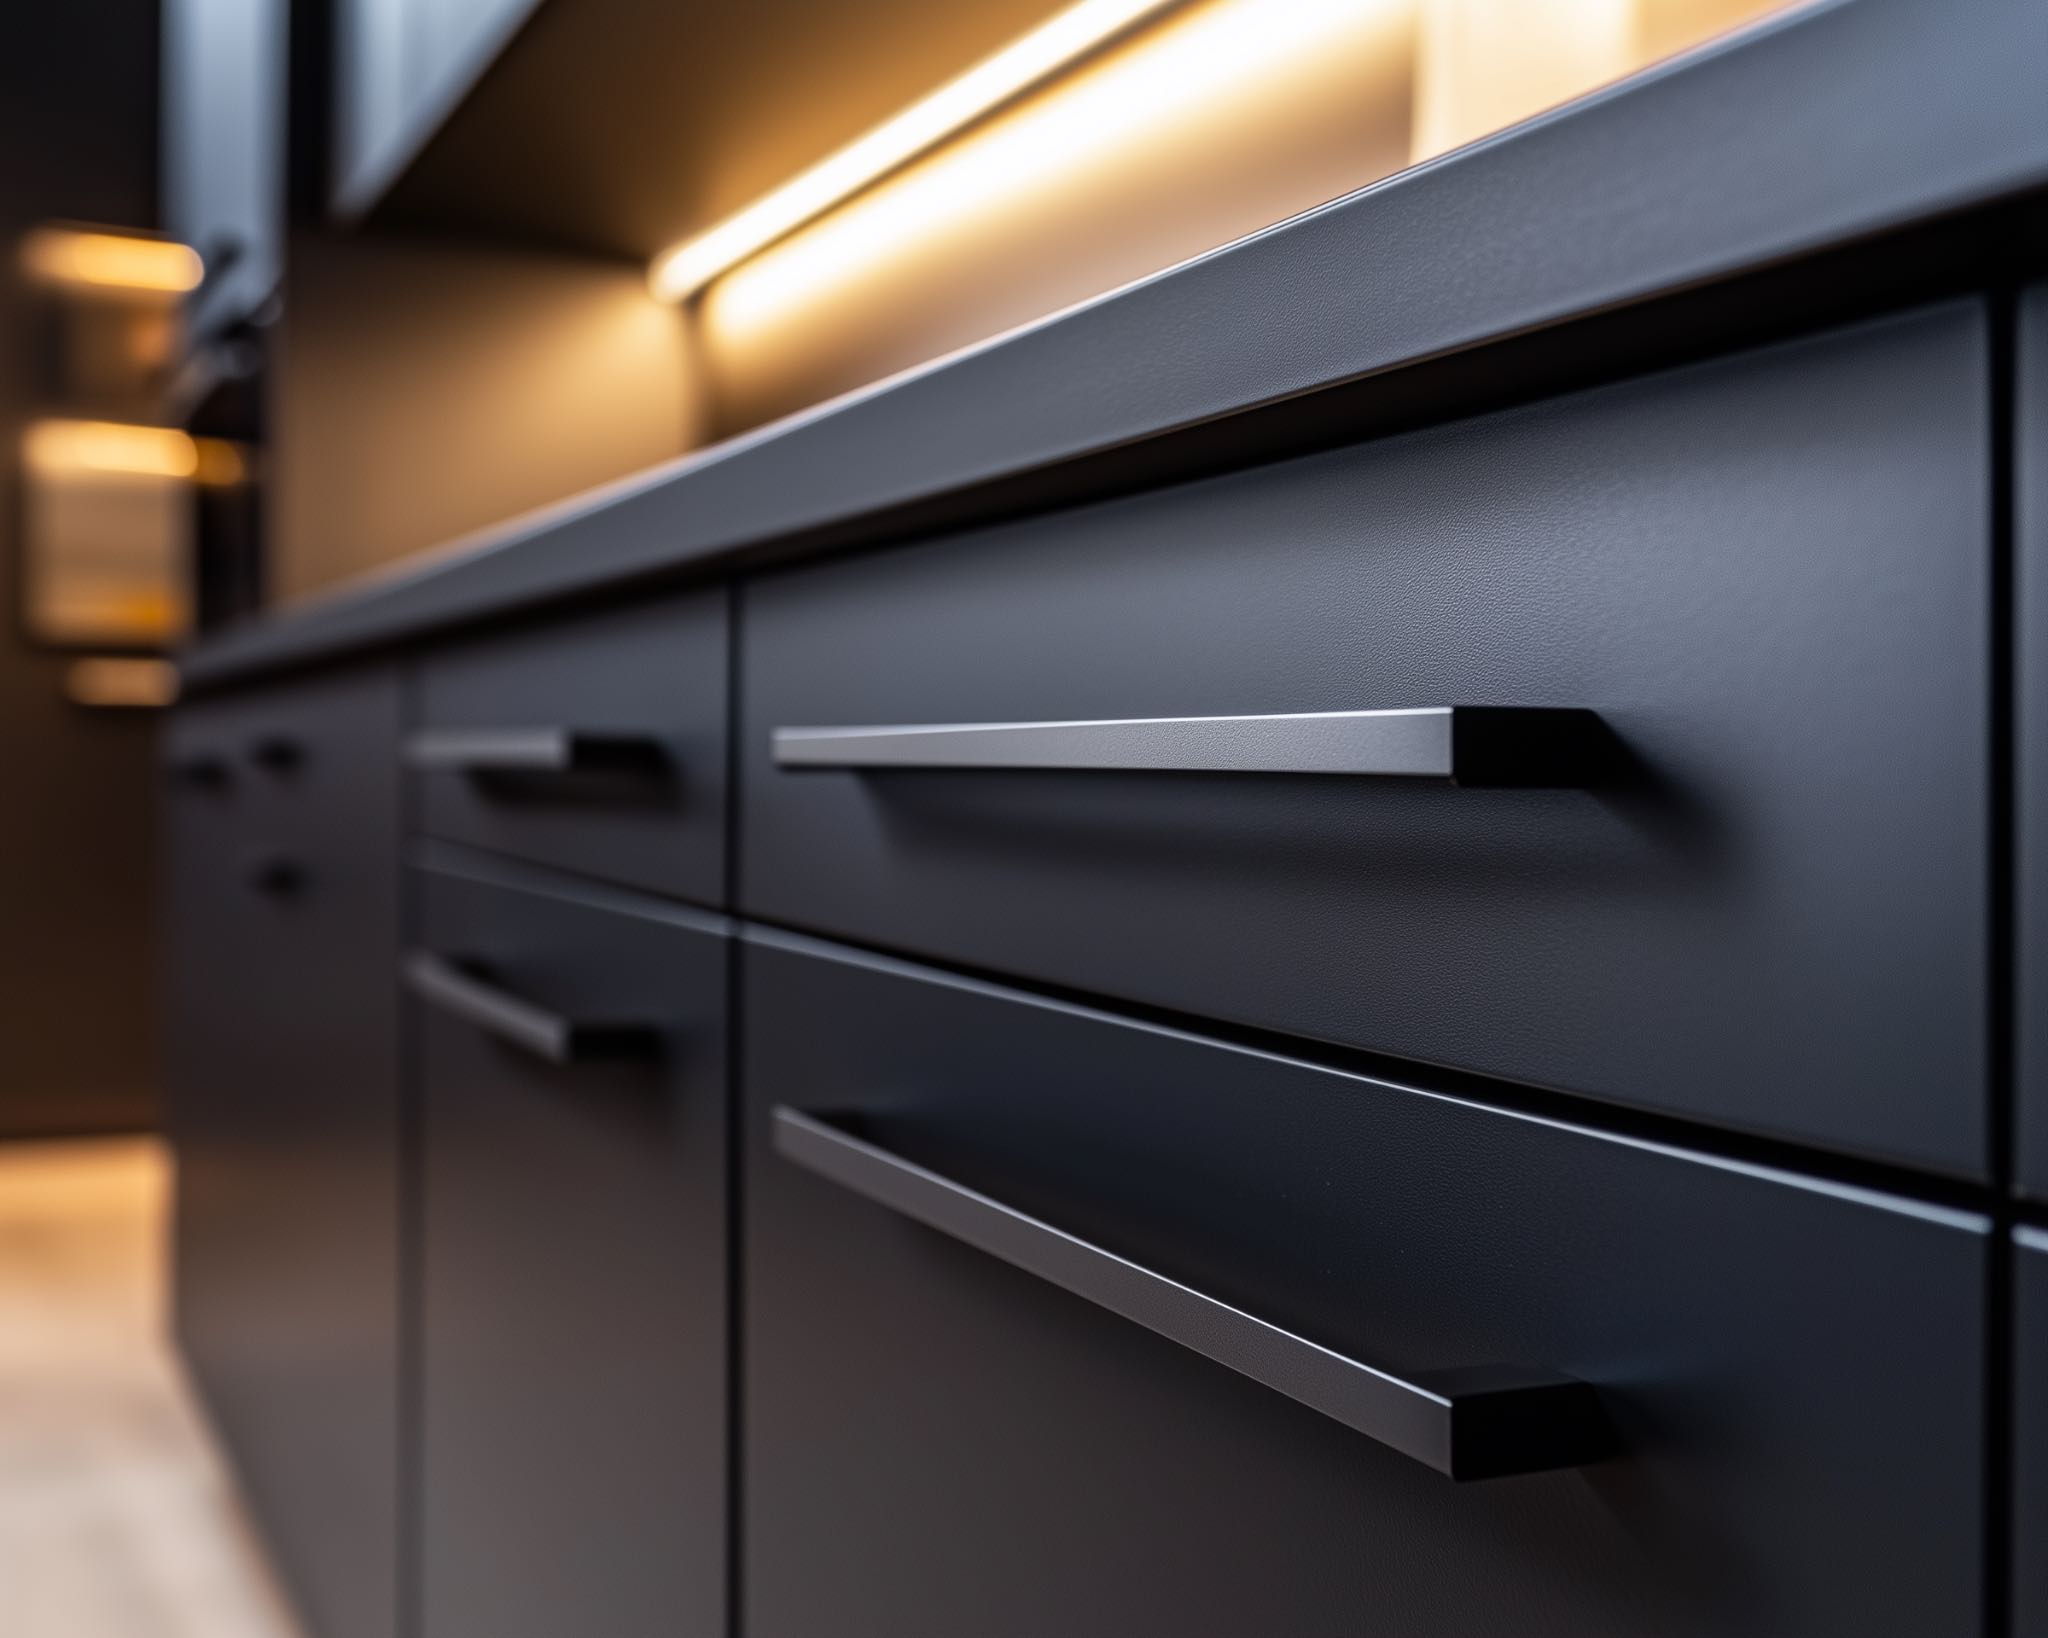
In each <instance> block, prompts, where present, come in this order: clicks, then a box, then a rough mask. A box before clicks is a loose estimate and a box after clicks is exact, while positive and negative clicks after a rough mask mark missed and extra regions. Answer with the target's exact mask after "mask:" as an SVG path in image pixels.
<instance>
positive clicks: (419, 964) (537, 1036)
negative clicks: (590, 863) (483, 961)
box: [405, 950, 660, 1064]
mask: <svg viewBox="0 0 2048 1638" xmlns="http://www.w3.org/2000/svg"><path fill="white" fill-rule="evenodd" d="M405 982H406V987H407V988H408V989H410V990H411V991H412V993H413V994H414V995H416V996H418V997H419V998H420V999H421V1000H422V1001H425V1002H426V1003H428V1004H429V1005H430V1006H432V1007H435V1008H437V1009H438V1010H440V1011H441V1012H444V1013H447V1014H448V1015H449V1016H450V1017H452V1018H459V1019H461V1020H462V1021H463V1022H464V1023H466V1024H472V1025H474V1026H475V1027H476V1028H478V1029H480V1030H483V1031H484V1032H485V1033H486V1034H489V1035H494V1036H496V1037H497V1038H498V1039H499V1040H501V1041H505V1042H507V1043H509V1044H510V1045H512V1046H515V1047H518V1048H520V1049H521V1050H522V1051H525V1052H530V1053H532V1054H533V1055H534V1056H535V1057H537V1058H544V1059H546V1060H547V1061H548V1062H549V1063H551V1064H583V1063H592V1062H597V1061H600V1060H616V1059H619V1058H643V1057H648V1056H651V1055H653V1054H654V1053H655V1051H656V1050H657V1049H658V1048H659V1045H660V1034H659V1032H658V1031H657V1030H655V1029H654V1028H653V1027H652V1026H650V1025H646V1024H623V1023H610V1022H593V1021H591V1020H588V1019H580V1018H570V1017H567V1016H565V1015H563V1014H561V1013H558V1012H550V1011H549V1010H548V1009H547V1008H546V1007H542V1006H538V1005H536V1004H535V1003H533V1002H531V1001H528V1000H526V999H525V998H524V997H522V996H517V995H514V994H512V993H511V992H510V991H509V990H504V989H501V988H499V987H498V986H497V985H496V984H494V983H492V982H491V981H490V980H489V979H487V978H484V977H483V976H481V975H480V974H479V973H478V972H477V971H476V970H475V969H474V968H473V967H472V966H471V965H469V964H467V963H464V962H461V961H456V960H451V959H450V958H448V957H446V956H441V955H435V954H433V953H432V952H430V951H425V950H417V951H414V952H413V953H412V954H411V955H409V956H407V957H406V958H405Z"/></svg>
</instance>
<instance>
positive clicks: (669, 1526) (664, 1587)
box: [407, 850, 728, 1638]
mask: <svg viewBox="0 0 2048 1638" xmlns="http://www.w3.org/2000/svg"><path fill="white" fill-rule="evenodd" d="M445 852H446V850H441V851H440V853H437V854H435V855H432V857H434V858H435V859H436V862H437V866H438V867H437V868H435V869H432V870H425V871H422V872H420V873H419V874H417V875H416V877H415V881H416V885H417V889H418V900H417V915H418V923H417V926H416V929H415V931H416V935H417V936H416V939H415V944H414V949H413V951H412V952H411V954H410V955H409V956H408V958H407V971H408V976H409V980H410V984H411V987H412V988H413V989H414V991H415V993H416V999H415V1012H416V1017H417V1031H418V1032H417V1037H416V1039H417V1042H418V1052H419V1065H420V1071H419V1073H420V1081H419V1084H420V1087H421V1096H422V1102H423V1117H422V1118H423V1131H424V1144H423V1149H424V1164H423V1173H422V1177H423V1207H422V1252H421V1268H422V1301H421V1362H422V1387H421V1398H420V1419H421V1440H422V1443H421V1457H420V1461H421V1467H420V1471H421V1484H422V1493H421V1494H422V1499H421V1530H422V1543H421V1553H420V1565H421V1575H422V1588H421V1596H422V1601H423V1602H422V1609H423V1616H422V1627H421V1630H422V1633H423V1634H424V1638H560V1635H561V1634H563V1633H569V1632H602V1633H605V1634H607V1635H608V1638H713V1635H718V1638H723V1635H724V1634H725V1631H726V1625H725V1594H724V1583H725V1552H726V1548H725V1540H726V1538H725V1529H726V1524H725V1512H726V1507H727V1498H728V1488H727V1453H726V1381H725V1377H726V1363H725V1362H726V1305H727V1267H726V1204H725V1202H726V1185H725V1178H726V1144H725V1138H726V1129H727V1128H726V1074H725V1043H724V1032H725V996H726V966H727V955H726V950H727V941H726V939H725V937H724V934H723V929H722V924H721V923H719V922H718V921H717V920H716V919H714V918H711V917H706V916H702V915H699V914H697V913H695V912H692V911H688V910H684V909H681V908H676V907H668V906H663V905H660V904H659V903H658V901H649V900H640V899H637V898H636V899H630V900H629V899H628V898H627V896H625V895H618V894H609V893H606V892H605V890H603V889H589V890H587V891H586V890H583V889H581V888H580V886H579V888H578V889H577V890H576V891H575V893H574V895H573V896H565V895H564V893H563V892H562V891H561V890H560V889H559V888H557V887H555V886H554V885H553V884H551V883H545V882H527V881H525V879H524V878H525V875H526V874H529V873H522V872H520V871H519V870H518V868H517V867H507V866H502V865H497V864H495V863H493V862H491V861H487V860H485V861H463V860H451V859H449V858H447V857H445V856H442V855H443V854H445ZM454 872H461V873H460V874H457V873H454ZM437 961H438V962H439V963H442V964H443V965H440V966H436V965H434V963H435V962H437ZM450 971H453V972H455V973H457V974H458V975H459V976H458V978H457V979H456V980H454V981H452V982H453V984H454V987H453V988H452V989H451V988H450V987H449V985H450V982H451V981H450V980H449V979H448V974H449V972H450ZM437 975H438V977H439V979H440V980H441V987H440V988H435V987H434V986H435V980H436V977H437ZM465 981H466V982H468V983H469V984H470V985H471V988H470V989H468V990H464V989H463V988H462V987H461V984H462V983H463V982H465ZM478 986H481V989H479V988H478ZM479 993H481V994H482V995H483V996H484V997H485V1007H484V1010H483V1011H482V1012H481V1013H479V1011H478V1010H477V1008H476V1005H475V998H476V996H477V995H478V994H479ZM493 999H496V1000H497V1001H499V1002H501V1003H502V1002H505V1001H507V1000H508V999H509V1001H510V1008H509V1011H508V1012H506V1013H505V1014H504V1015H503V1016H495V1015H493V1014H492V1013H491V1012H490V1011H489V1010H488V1008H489V1003H490V1002H491V1001H492V1000H493ZM507 1017H509V1019H510V1020H511V1022H510V1023H509V1024H508V1023H507V1022H506V1021H505V1020H506V1018H507ZM536 1017H549V1018H553V1019H555V1020H557V1021H560V1022H563V1023H564V1024H565V1025H581V1026H584V1027H583V1031H582V1033H580V1034H575V1033H571V1034H565V1035H562V1036H560V1037H557V1038H556V1039H557V1040H558V1041H559V1042H561V1043H563V1045H562V1050H560V1051H558V1052H556V1053H555V1054H554V1055H553V1056H552V1057H550V1056H548V1055H547V1054H546V1053H545V1052H544V1051H541V1050H536V1047H537V1045H538V1046H541V1047H545V1045H546V1042H545V1041H541V1042H539V1043H537V1042H536V1040H535V1039H534V1038H533V1036H532V1034H531V1033H530V1031H529V1033H527V1034H524V1035H522V1034H521V1033H520V1030H519V1027H518V1026H519V1024H520V1023H521V1022H522V1021H523V1022H525V1023H526V1024H528V1025H529V1026H530V1025H531V1024H532V1021H533V1019H534V1018H536ZM606 1032H610V1033H609V1034H607V1033H606Z"/></svg>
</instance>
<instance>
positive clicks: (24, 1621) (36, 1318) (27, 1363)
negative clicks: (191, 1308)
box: [0, 1139, 296, 1638]
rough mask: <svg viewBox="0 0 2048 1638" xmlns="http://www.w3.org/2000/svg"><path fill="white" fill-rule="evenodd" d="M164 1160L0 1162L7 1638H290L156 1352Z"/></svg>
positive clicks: (148, 1154)
mask: <svg viewBox="0 0 2048 1638" xmlns="http://www.w3.org/2000/svg"><path fill="white" fill-rule="evenodd" d="M168 1182H169V1164H168V1161H167V1159H166V1157H165V1154H164V1151H163V1149H162V1147H161V1146H160V1145H158V1144H157V1143H155V1142H152V1141H149V1140H146V1139H111V1140H94V1141H91V1142H80V1143H26V1144H16V1145H10V1146H4V1147H0V1633H4V1634H5V1635H6V1638H296V1629H295V1628H294V1626H293V1624H292V1621H291V1619H290V1617H289V1615H288V1613H287V1612H286V1610H285V1608H284V1605H283V1603H282V1601H281V1600H280V1598H279V1596H278V1594H277V1591H276V1588H275V1587H274V1585H273V1584H272V1582H271V1581H270V1579H269V1576H268V1573H267V1572H266V1570H265V1568H264V1566H263V1563H262V1560H261V1558H260V1556H259V1555H258V1553H257V1552H256V1550H255V1548H254V1546H253V1544H252V1542H251V1540H250V1537H249V1534H248V1528H247V1524H246V1521H245V1520H244V1519H243V1517H242V1515H241V1513H240V1511H239V1509H238V1507H237V1505H236V1503H235V1499H234V1495H233V1492H232V1491H231V1489H230V1487H229V1485H228V1482H227V1479H226V1476H225V1474H224V1473H223V1471H222V1469H221V1466H220V1463H219V1461H218V1459H217V1457H216V1456H215V1454H214V1452H213V1449H212V1447H211V1445H210V1444H209V1442H208V1440H207V1437H206V1433H205V1430H204V1428H203V1426H202V1424H201V1422H200V1420H199V1417H198V1415H197V1413H196V1411H195V1409H194V1407H193V1403H192V1400H191V1398H190V1396H189V1394H188V1393H187V1391H186V1387H185V1383H184V1381H183V1378H182V1376H181V1374H180V1372H179V1370H178V1367H177V1364H176V1361H175V1359H174V1358H173V1356H172V1354H171V1352H170V1350H169V1348H168V1346H167V1345H166V1342H165V1324H164V1319H165V1286H164V1273H163V1270H164V1208H165V1204H166V1201H167V1198H168Z"/></svg>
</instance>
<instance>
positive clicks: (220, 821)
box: [165, 669, 400, 1638]
mask: <svg viewBox="0 0 2048 1638" xmlns="http://www.w3.org/2000/svg"><path fill="white" fill-rule="evenodd" d="M399 698H400V696H399V687H398V681H397V678H396V675H395V674H394V673H393V672H392V671H390V670H388V669H387V670H360V671H349V672H343V673H338V674H334V675H331V676H329V677H326V678H323V679H320V680H317V681H311V682H304V683H294V684H288V685H283V686H278V687H273V688H270V689H267V690H265V691H264V692H262V693H261V694H257V695H250V696H234V697H228V698H224V699H221V700H219V701H217V702H216V701H208V702H204V703H201V704H198V705H196V706H193V707H189V708H186V709H184V710H181V711H180V712H179V713H178V716H177V718H176V720H175V721H174V724H173V727H172V731H171V746H170V764H171V773H172V778H173V780H174V784H173V787H172V791H171V794H170V797H169V800H168V801H167V804H166V806H167V809H168V814H167V823H168V825H169V859H168V868H167V876H168V881H167V890H168V893H169V895H170V914H169V917H168V923H169V929H170V931H169V948H168V951H167V967H168V970H167V972H166V975H165V985H166V989H167V992H168V995H169V1017H168V1020H167V1026H168V1027H167V1035H168V1040H167V1049H168V1051H167V1075H168V1082H169V1084H168V1087H167V1096H166V1105H167V1120H168V1123H169V1129H170V1135H171V1137H172V1139H173V1141H174V1143H175V1145H176V1148H177V1161H178V1174H177V1196H176V1201H177V1204H176V1218H175V1223H174V1240H173V1264H174V1285H175V1299H176V1310H177V1320H176V1324H177V1331H178V1337H179V1341H180V1343H181V1345H182V1347H183V1349H184V1352H185V1355H186V1358H187V1359H188V1361H189V1362H190V1364H191V1367H192V1371H193V1376H194V1379H195V1381H196V1382H197V1384H198V1386H199V1388H200V1390H201V1394H202V1397H203V1398H204V1400H205V1402H206V1404H207V1406H208V1409H209V1410H210V1412H211V1414H212V1416H213V1418H214V1421H215V1424H216V1426H217V1427H218V1429H219V1430H220V1432H221V1434H222V1435H223V1438H224V1441H225V1443H226V1445H227V1448H228V1450H229V1452H230V1454H231V1455H232V1457H233V1459H234V1464H235V1467H236V1469H237V1471H238V1473H239V1476H240V1478H241V1480H242V1483H243V1486H244V1488H245V1491H246V1493H247V1495H248V1496H249V1498H250V1502H251V1509H252V1512H253V1513H254V1515H255V1516H256V1518H257V1520H258V1521H259V1524H260V1526H261V1528H262V1531H263V1534H264V1535H265V1537H266V1539H267V1540H268V1541H269V1543H270V1545H271V1547H272V1549H273V1551H274V1553H275V1556H276V1559H277V1562H278V1565H279V1567H280V1569H281V1570H282V1571H283V1575H284V1580H285V1582H286V1584H287V1586H288V1587H289V1588H290V1590H291V1592H292V1594H293V1596H294V1598H295V1600H296V1601H297V1603H298V1604H299V1606H300V1608H301V1609H302V1610H303V1612H304V1613H305V1615H306V1618H307V1623H308V1625H309V1626H310V1627H311V1629H312V1630H313V1631H314V1632H315V1633H316V1634H318V1635H319V1638H392V1635H393V1634H394V1633H395V1632H396V1631H397V1630H398V1628H397V1626H396V1622H397V1614H398V1609H397V1606H398V1570H397V1562H398V1558H397V1554H398V1537H399V1499H398V1498H399V1471H400V1455H399V1397H400V1395H399V1369H400V1364H399V1356H400V1349H399V1325H400V1316H399V1306H400V1241H399V1231H400V1209H399V1178H400V1152H399V1145H400V1110H399V1057H398V1053H399V1049H398V1007H397V991H396V987H395V985H394V984H393V982H392V978H391V963H392V961H393V958H394V952H395V950H396V946H397V937H398V818H399V815H398V790H399V786H398V767H397V741H398V731H399Z"/></svg>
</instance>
